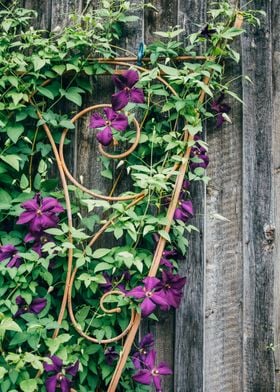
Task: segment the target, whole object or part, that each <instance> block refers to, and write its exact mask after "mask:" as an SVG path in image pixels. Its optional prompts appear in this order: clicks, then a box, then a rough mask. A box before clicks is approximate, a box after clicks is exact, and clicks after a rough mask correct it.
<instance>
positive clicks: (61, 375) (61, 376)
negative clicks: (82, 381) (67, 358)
mask: <svg viewBox="0 0 280 392" xmlns="http://www.w3.org/2000/svg"><path fill="white" fill-rule="evenodd" d="M50 359H51V360H52V364H48V363H46V362H45V363H44V369H45V371H46V372H47V373H51V372H52V373H54V374H53V375H52V376H50V377H49V378H47V379H46V381H45V385H46V390H47V392H55V391H56V388H60V389H61V391H62V392H70V389H71V383H72V378H73V377H75V376H76V374H77V372H78V370H79V361H76V362H75V363H74V364H72V365H69V366H64V365H63V362H62V359H61V358H59V357H57V356H56V355H52V356H51V357H50ZM69 376H70V378H69Z"/></svg>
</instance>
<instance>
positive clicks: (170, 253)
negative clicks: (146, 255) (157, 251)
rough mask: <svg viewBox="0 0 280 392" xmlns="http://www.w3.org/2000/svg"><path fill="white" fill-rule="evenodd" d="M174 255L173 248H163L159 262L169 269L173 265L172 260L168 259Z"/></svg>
mask: <svg viewBox="0 0 280 392" xmlns="http://www.w3.org/2000/svg"><path fill="white" fill-rule="evenodd" d="M174 256H177V251H176V250H175V249H173V250H164V251H163V253H162V258H161V259H160V264H161V265H164V266H165V267H167V268H169V269H173V268H174V265H173V264H172V262H171V261H170V260H169V259H170V258H173V257H174Z"/></svg>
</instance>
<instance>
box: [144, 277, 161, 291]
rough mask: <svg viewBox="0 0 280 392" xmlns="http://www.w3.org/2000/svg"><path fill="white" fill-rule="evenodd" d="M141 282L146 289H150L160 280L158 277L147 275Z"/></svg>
mask: <svg viewBox="0 0 280 392" xmlns="http://www.w3.org/2000/svg"><path fill="white" fill-rule="evenodd" d="M143 282H144V284H145V288H146V290H147V291H152V290H153V289H154V288H155V287H156V286H157V285H158V284H159V283H160V280H159V279H158V278H154V277H151V276H147V277H146V278H145V279H143Z"/></svg>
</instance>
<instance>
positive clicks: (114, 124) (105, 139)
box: [89, 108, 128, 146]
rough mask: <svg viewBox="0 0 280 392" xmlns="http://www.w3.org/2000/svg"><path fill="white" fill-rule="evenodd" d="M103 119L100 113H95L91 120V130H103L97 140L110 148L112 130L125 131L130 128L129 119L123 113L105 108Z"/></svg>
mask: <svg viewBox="0 0 280 392" xmlns="http://www.w3.org/2000/svg"><path fill="white" fill-rule="evenodd" d="M104 114H105V116H106V118H103V117H102V116H101V115H100V114H99V113H94V114H93V115H92V116H91V119H90V124H89V127H90V128H97V129H99V128H103V129H102V131H100V132H98V134H97V135H96V138H97V140H98V141H99V143H101V144H102V145H103V146H108V145H109V144H110V143H111V142H112V140H113V133H112V128H113V129H116V130H117V131H125V130H126V128H127V127H128V119H127V117H126V115H124V114H122V113H116V112H115V111H114V110H113V109H111V108H105V109H104Z"/></svg>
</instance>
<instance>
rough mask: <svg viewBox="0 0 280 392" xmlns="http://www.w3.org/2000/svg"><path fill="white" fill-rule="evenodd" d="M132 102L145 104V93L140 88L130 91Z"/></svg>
mask: <svg viewBox="0 0 280 392" xmlns="http://www.w3.org/2000/svg"><path fill="white" fill-rule="evenodd" d="M130 101H131V102H134V103H144V102H145V96H144V92H143V90H142V89H140V88H133V89H131V90H130Z"/></svg>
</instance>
